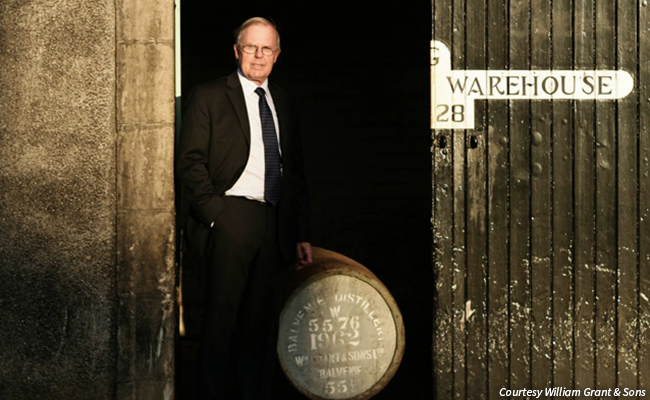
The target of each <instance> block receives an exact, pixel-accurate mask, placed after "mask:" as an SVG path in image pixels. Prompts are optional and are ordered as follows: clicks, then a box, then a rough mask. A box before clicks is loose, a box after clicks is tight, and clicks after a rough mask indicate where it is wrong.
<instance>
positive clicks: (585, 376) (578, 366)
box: [574, 0, 596, 390]
mask: <svg viewBox="0 0 650 400" xmlns="http://www.w3.org/2000/svg"><path fill="white" fill-rule="evenodd" d="M574 10H575V14H574V21H575V29H574V48H575V67H576V69H583V70H593V69H594V67H595V60H594V24H593V22H594V3H593V0H580V1H578V0H576V2H575V9H574ZM594 110H595V101H588V100H581V101H576V102H575V125H574V138H575V139H574V143H575V155H574V163H575V164H574V174H575V189H574V201H575V264H576V268H575V319H576V321H575V367H574V368H575V380H576V382H575V386H576V389H579V390H583V389H585V388H593V387H594V385H595V376H596V369H595V363H594V361H595V349H594V343H595V337H594V335H595V332H594V318H595V307H594V300H595V299H594V269H595V254H594V253H595V246H594V244H595V243H596V238H595V234H594V232H595V229H596V224H595V218H594V215H595V196H596V193H595V168H594V166H595V157H594V152H595V145H596V144H595V136H594V132H595V126H594V120H595V114H594Z"/></svg>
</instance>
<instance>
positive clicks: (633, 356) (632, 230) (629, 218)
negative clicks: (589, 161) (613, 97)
mask: <svg viewBox="0 0 650 400" xmlns="http://www.w3.org/2000/svg"><path fill="white" fill-rule="evenodd" d="M636 15H637V3H636V1H629V0H628V1H619V2H618V12H617V22H616V27H617V38H618V45H617V49H618V65H617V69H624V70H626V71H628V72H630V73H631V74H632V75H633V76H635V75H636V67H637V64H636V62H637V52H636V49H637V46H636V43H637V23H636ZM637 80H638V77H636V76H635V82H636V81H637ZM637 93H638V91H636V90H635V91H634V92H632V93H631V94H630V95H629V96H628V97H626V98H625V99H622V100H620V101H619V103H618V118H617V122H618V125H617V126H618V174H617V175H618V179H617V181H618V246H617V247H618V269H619V274H618V304H617V313H618V327H617V329H618V333H617V341H618V343H617V346H616V347H617V349H618V351H617V354H618V359H617V370H618V382H617V386H618V387H620V388H628V389H637V384H638V380H637V377H638V374H637V371H638V351H639V349H638V343H639V342H638V329H639V326H638V322H639V319H638V314H637V310H638V307H637V305H638V300H639V294H638V291H637V289H638V287H637V279H638V267H639V263H638V257H637V256H638V242H637V239H638V231H637V221H638V208H637V174H638V159H637V155H638V148H637V142H638V131H637V106H638V98H637Z"/></svg>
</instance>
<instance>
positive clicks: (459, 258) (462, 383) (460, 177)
mask: <svg viewBox="0 0 650 400" xmlns="http://www.w3.org/2000/svg"><path fill="white" fill-rule="evenodd" d="M465 7H466V1H465V0H454V1H453V10H452V18H453V23H452V26H453V32H452V43H450V50H451V53H452V54H451V57H452V61H451V67H452V68H453V69H465V67H466V58H465V39H466V36H465V35H466V32H465V28H466V23H465V15H466V14H465ZM453 135H454V137H453V148H454V154H453V157H454V159H453V163H454V167H453V168H454V175H453V176H454V187H453V190H454V281H453V310H454V314H453V315H454V361H453V369H454V397H453V398H455V399H464V398H467V319H466V316H465V309H466V307H465V305H466V303H467V246H466V223H465V214H466V207H465V198H466V196H467V191H466V187H467V185H466V183H467V182H466V178H465V168H466V162H467V161H466V146H465V135H464V131H462V130H456V131H454V132H453Z"/></svg>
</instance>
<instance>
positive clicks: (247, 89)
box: [237, 68, 269, 95]
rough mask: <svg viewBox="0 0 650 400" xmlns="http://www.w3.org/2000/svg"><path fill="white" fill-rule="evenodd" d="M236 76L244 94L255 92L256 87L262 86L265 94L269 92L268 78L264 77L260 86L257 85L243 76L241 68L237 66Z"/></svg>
mask: <svg viewBox="0 0 650 400" xmlns="http://www.w3.org/2000/svg"><path fill="white" fill-rule="evenodd" d="M237 77H238V78H239V82H240V83H241V87H242V90H243V91H244V94H246V95H249V94H252V93H255V89H257V88H258V87H261V88H263V89H264V91H265V92H266V93H267V94H268V93H269V80H268V79H265V80H264V82H263V83H262V85H261V86H257V83H255V82H253V81H250V80H248V78H246V77H245V76H244V74H243V73H242V72H241V69H239V68H237Z"/></svg>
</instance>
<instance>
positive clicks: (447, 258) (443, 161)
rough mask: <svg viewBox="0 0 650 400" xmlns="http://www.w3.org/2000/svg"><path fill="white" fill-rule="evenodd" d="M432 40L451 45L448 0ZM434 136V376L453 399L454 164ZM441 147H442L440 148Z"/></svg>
mask: <svg viewBox="0 0 650 400" xmlns="http://www.w3.org/2000/svg"><path fill="white" fill-rule="evenodd" d="M433 4H434V24H433V29H434V31H433V36H432V37H433V38H434V39H436V40H440V41H442V42H444V43H445V44H447V45H449V43H451V37H452V15H451V0H437V1H435V2H434V3H433ZM432 135H433V147H432V152H433V162H434V164H433V179H434V192H433V234H434V236H433V237H434V242H435V244H434V268H435V271H434V272H435V276H436V293H437V302H436V316H435V318H436V324H435V332H434V340H433V343H434V353H433V354H434V356H433V365H434V368H433V373H434V382H435V393H436V397H438V398H452V397H453V395H452V391H453V382H454V380H453V378H454V376H453V371H452V361H453V359H452V357H453V329H454V327H453V320H452V315H453V308H452V307H453V303H452V302H453V299H452V291H453V282H452V281H453V269H454V266H453V262H452V257H453V232H452V229H453V224H452V223H453V196H452V194H453V191H452V188H453V170H452V167H453V164H452V149H451V146H450V144H451V132H450V131H448V130H443V131H434V132H432ZM443 146H444V147H443Z"/></svg>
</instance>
